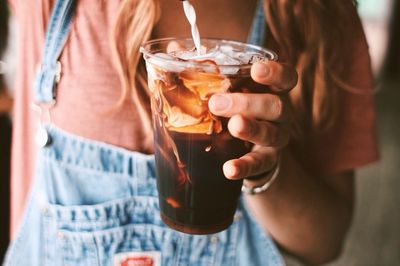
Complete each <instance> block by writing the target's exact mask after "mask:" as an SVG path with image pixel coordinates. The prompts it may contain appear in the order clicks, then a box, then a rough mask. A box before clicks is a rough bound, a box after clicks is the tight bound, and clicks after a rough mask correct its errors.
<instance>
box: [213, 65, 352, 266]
mask: <svg viewBox="0 0 400 266" xmlns="http://www.w3.org/2000/svg"><path fill="white" fill-rule="evenodd" d="M252 77H253V79H254V80H255V81H256V82H258V83H261V84H268V85H271V86H272V88H273V90H274V94H272V93H264V94H239V93H233V94H224V95H214V96H212V97H211V99H210V102H209V107H210V110H211V111H212V112H213V113H214V114H215V115H218V116H225V117H230V120H229V123H228V129H229V131H230V133H231V134H232V135H233V136H235V137H237V138H241V139H244V140H247V141H250V142H252V143H254V144H255V146H254V149H253V150H252V152H250V153H248V154H246V155H244V156H243V157H241V158H238V159H235V160H231V161H228V162H226V163H225V164H224V167H223V168H224V169H223V170H224V174H225V175H226V177H227V178H229V179H241V178H246V177H249V176H255V175H262V174H263V173H266V172H269V171H271V169H273V168H274V166H275V165H276V162H277V160H278V153H281V172H280V174H279V177H278V179H277V180H276V183H274V184H273V185H272V186H271V188H270V189H269V190H268V191H266V192H263V193H261V194H257V195H252V196H248V197H247V201H248V203H249V206H250V208H251V210H252V211H253V213H254V215H255V216H256V218H257V220H258V222H259V223H260V225H261V226H262V227H264V228H265V230H266V231H268V232H269V233H270V234H271V235H272V237H273V238H274V239H275V240H276V241H277V242H278V244H279V245H281V246H282V247H283V248H284V249H286V250H288V251H289V252H291V253H293V254H294V255H296V256H298V257H300V258H302V259H303V260H305V261H307V262H311V263H313V264H320V263H323V262H327V261H329V260H332V259H333V258H334V257H336V256H337V254H338V253H339V251H340V249H341V245H342V242H343V239H344V237H345V233H346V231H347V229H348V227H349V224H350V220H351V216H352V205H353V173H352V171H350V172H348V173H340V174H337V175H335V176H332V177H326V178H323V177H321V176H313V175H311V174H310V173H307V172H306V171H305V170H304V168H303V167H302V165H301V164H299V163H298V162H297V161H296V159H295V158H294V156H292V153H291V152H290V149H289V148H288V147H287V144H288V142H289V135H290V131H289V130H290V129H289V128H290V127H289V124H290V123H289V121H290V116H291V115H290V112H289V109H288V107H287V104H286V103H287V102H286V101H287V100H286V99H287V98H286V96H285V95H286V94H285V93H286V92H288V91H289V90H290V89H291V88H293V87H294V86H295V85H296V83H297V74H296V71H295V70H294V68H292V67H291V66H289V65H284V64H280V63H277V62H264V63H256V64H254V65H253V68H252ZM268 178H269V177H268V174H267V175H266V177H264V178H262V179H261V180H257V181H250V180H249V179H245V181H244V182H245V185H247V186H249V187H254V186H259V185H260V184H263V183H265V182H266V181H267V179H268Z"/></svg>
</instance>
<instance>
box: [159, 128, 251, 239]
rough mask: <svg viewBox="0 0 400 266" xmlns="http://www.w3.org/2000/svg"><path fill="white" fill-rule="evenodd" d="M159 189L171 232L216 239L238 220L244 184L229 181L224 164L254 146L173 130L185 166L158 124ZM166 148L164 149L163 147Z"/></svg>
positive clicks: (228, 138)
mask: <svg viewBox="0 0 400 266" xmlns="http://www.w3.org/2000/svg"><path fill="white" fill-rule="evenodd" d="M154 126H155V129H156V130H155V143H158V145H157V146H156V150H155V153H156V164H157V175H158V179H157V186H158V191H159V194H160V195H159V197H160V208H161V217H162V218H163V220H164V222H165V223H166V224H168V225H169V226H170V227H172V228H174V229H176V230H179V231H182V232H185V233H191V234H211V233H215V232H218V231H221V230H224V229H226V228H227V227H228V226H229V225H230V224H231V223H232V220H233V215H234V213H235V210H236V208H237V201H238V198H239V195H240V191H241V186H242V181H241V180H239V181H231V180H228V179H226V177H225V176H224V174H223V171H222V165H223V164H224V163H225V162H226V161H228V160H230V159H234V158H239V157H240V156H242V155H244V154H245V153H247V152H248V151H249V149H250V145H249V144H248V143H246V142H244V141H242V140H239V139H235V138H233V137H232V136H231V135H230V134H229V133H228V132H227V130H224V131H222V132H220V133H219V134H211V135H207V134H193V133H180V132H173V131H169V135H170V137H171V139H172V140H173V142H174V143H175V145H176V149H177V150H176V151H177V152H178V154H179V159H180V163H179V162H177V160H176V157H175V154H174V152H173V150H172V149H168V148H166V147H165V146H166V145H168V143H166V142H165V141H164V139H163V135H162V134H160V132H163V129H162V128H161V127H160V125H157V123H155V125H154ZM163 146H164V147H163Z"/></svg>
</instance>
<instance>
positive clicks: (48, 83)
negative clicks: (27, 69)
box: [34, 0, 77, 104]
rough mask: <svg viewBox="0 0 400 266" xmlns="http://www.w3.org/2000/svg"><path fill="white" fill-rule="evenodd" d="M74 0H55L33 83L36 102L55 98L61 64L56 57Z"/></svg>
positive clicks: (63, 40) (72, 10)
mask: <svg viewBox="0 0 400 266" xmlns="http://www.w3.org/2000/svg"><path fill="white" fill-rule="evenodd" d="M76 2H77V1H76V0H57V1H56V2H55V5H54V8H53V11H52V14H51V17H50V21H49V25H48V28H47V33H46V41H45V45H44V49H43V55H42V61H41V64H40V69H39V72H38V73H37V76H36V79H35V84H34V89H35V100H36V103H38V104H44V103H54V102H55V100H56V91H55V90H56V85H57V83H58V81H59V80H60V77H61V64H60V62H59V61H58V58H59V57H60V55H61V52H62V50H63V48H64V46H65V43H66V42H67V39H68V36H69V33H70V30H71V22H72V18H73V16H74V11H75V7H76Z"/></svg>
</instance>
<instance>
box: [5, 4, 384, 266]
mask: <svg viewBox="0 0 400 266" xmlns="http://www.w3.org/2000/svg"><path fill="white" fill-rule="evenodd" d="M33 2H34V1H18V0H14V1H13V2H12V4H13V6H14V9H15V10H16V13H17V17H18V19H19V20H20V25H22V27H21V28H20V30H21V36H22V41H23V43H24V45H23V46H22V47H21V49H22V52H23V60H24V62H25V68H26V69H25V73H24V74H23V76H20V83H19V92H18V91H17V98H19V99H20V100H19V103H17V106H18V107H19V110H17V111H16V119H17V120H19V121H22V119H23V118H26V117H28V119H29V120H28V121H30V122H29V123H31V124H28V127H26V125H22V124H21V123H19V124H18V123H17V125H16V129H15V131H16V133H15V136H16V137H15V139H16V140H18V142H16V143H15V144H16V145H15V146H14V151H15V152H14V156H18V155H19V156H20V155H21V147H25V148H26V147H30V150H28V151H29V152H25V154H24V155H25V160H27V162H28V163H31V162H32V157H29V158H27V156H28V155H29V154H31V150H32V148H31V147H32V146H31V142H30V140H31V139H32V138H31V137H30V138H25V139H24V141H25V143H22V142H21V137H20V136H21V133H22V132H25V134H27V133H29V134H28V135H26V136H31V135H33V129H32V128H33V126H32V125H33V123H34V122H32V121H35V120H33V119H34V116H33V114H32V113H30V112H28V111H27V106H28V103H29V101H30V99H33V90H32V89H31V88H30V87H29V85H30V84H31V83H32V82H33V76H34V69H35V65H37V64H38V63H39V62H42V67H41V69H40V71H39V74H38V76H37V77H39V78H37V79H36V91H35V93H34V96H35V98H36V100H39V102H40V101H41V102H51V100H52V98H55V99H56V104H55V105H54V106H53V105H48V104H47V105H45V106H42V108H41V109H40V108H39V109H38V108H36V109H37V110H38V113H41V114H42V118H43V119H44V120H46V121H45V122H51V126H50V127H47V132H48V133H49V135H50V137H51V142H43V144H44V146H45V147H44V148H42V149H41V150H40V153H39V158H38V164H37V165H38V166H37V170H36V174H35V180H34V185H33V189H32V191H33V192H32V193H31V196H30V198H29V199H28V206H27V208H26V209H27V211H26V214H25V215H26V216H25V218H24V219H25V222H22V225H21V226H20V230H19V233H18V234H17V236H16V238H15V241H14V244H13V245H12V247H11V249H10V251H9V256H8V260H7V261H6V265H14V264H15V265H44V264H47V263H49V264H50V263H51V264H55V265H58V264H62V263H64V264H66V265H68V264H70V265H110V264H111V263H112V262H113V263H114V264H115V265H124V264H123V263H124V262H125V263H128V262H129V260H132V261H133V262H135V261H136V262H137V261H138V260H140V259H141V258H143V257H144V258H149V259H151V260H153V262H156V261H158V260H159V259H160V253H159V252H161V260H162V263H163V265H189V264H193V265H204V264H208V265H210V264H211V265H212V264H214V265H282V263H283V262H282V258H281V256H280V255H279V252H278V250H277V249H276V246H275V243H276V244H277V245H278V246H279V247H280V248H281V249H283V250H285V251H287V252H289V253H292V254H294V255H295V256H297V257H298V258H300V259H302V260H304V261H307V262H310V263H313V264H320V263H323V262H327V261H330V260H332V259H334V258H335V257H336V256H337V255H338V254H339V252H340V249H341V246H342V243H343V239H344V237H345V234H346V231H347V229H348V227H349V224H350V221H351V215H352V208H353V193H354V169H355V168H357V167H360V166H362V165H365V164H367V163H370V162H372V161H375V160H376V159H377V158H378V155H377V149H376V142H375V130H374V123H375V112H374V106H373V96H372V88H373V84H372V77H371V71H370V62H369V57H368V51H367V50H368V49H367V46H366V42H365V38H364V35H363V32H362V29H361V24H360V21H359V19H358V16H357V14H356V10H355V7H354V3H353V2H352V1H350V0H344V1H341V3H340V4H338V3H336V2H332V3H325V1H317V0H314V1H277V0H266V1H265V2H264V3H262V2H261V1H260V3H261V5H259V7H257V1H256V0H252V1H228V0H221V1H201V2H199V3H197V5H196V8H197V12H198V19H199V27H200V30H201V32H202V35H203V36H207V37H220V38H227V39H237V40H240V41H246V38H247V36H248V35H249V29H250V28H251V26H252V21H253V17H254V14H257V12H256V9H257V8H259V10H262V7H263V5H262V4H264V7H265V14H266V21H267V25H268V28H269V29H270V34H268V35H267V37H266V39H264V38H260V37H262V32H263V31H262V29H263V28H264V27H261V28H257V27H255V28H254V27H253V29H254V31H256V33H257V34H256V36H258V39H259V40H260V41H261V42H262V43H263V44H264V45H266V46H268V47H270V48H272V49H274V50H276V51H277V53H278V54H279V55H280V57H281V61H280V62H279V63H277V62H267V63H257V64H254V65H253V67H252V78H253V79H254V80H255V81H256V82H258V83H260V84H264V85H269V86H272V87H273V88H274V90H273V92H272V93H264V94H261V95H260V94H258V95H257V97H255V96H254V95H252V94H245V93H243V94H234V95H233V94H231V95H228V94H218V95H215V96H213V97H212V98H211V99H210V102H209V107H210V110H211V111H212V112H213V113H214V114H215V115H218V116H225V117H229V118H230V122H229V130H230V133H231V134H232V135H233V136H236V137H238V138H241V139H244V140H248V141H251V142H253V143H254V144H256V146H255V147H256V148H255V149H254V150H253V151H252V152H250V153H249V154H247V155H245V156H244V157H242V158H238V159H236V160H232V161H228V162H226V163H225V164H224V167H223V170H224V174H225V175H226V177H227V178H229V179H240V178H243V179H244V184H245V186H247V187H251V188H254V187H260V186H262V185H263V184H265V183H266V182H268V181H269V179H270V178H271V175H272V174H273V173H276V169H277V165H278V163H277V162H278V156H280V158H281V160H280V169H281V171H280V172H279V175H278V178H277V179H276V181H275V183H274V184H273V186H271V187H270V189H268V190H267V191H265V192H262V193H258V194H256V195H253V196H246V197H245V201H244V202H245V203H244V204H243V206H242V205H241V206H240V207H239V212H240V213H241V214H242V215H241V217H239V216H238V217H237V219H236V221H235V222H234V224H233V225H232V226H231V227H230V228H229V229H228V230H226V231H224V232H222V233H219V234H216V235H213V236H189V235H183V234H180V233H176V232H174V231H172V230H170V229H168V228H166V227H165V226H164V225H163V224H162V223H161V221H160V218H159V216H158V206H157V200H156V196H157V195H156V191H155V183H154V182H155V181H154V168H153V167H154V166H153V157H152V156H151V155H145V154H151V153H152V140H151V127H150V119H149V118H148V117H149V114H148V113H149V112H148V110H149V106H148V95H147V94H146V92H145V86H142V85H141V84H143V83H144V82H143V76H142V71H141V70H142V67H141V66H140V65H139V68H138V69H137V66H138V62H139V58H140V55H139V53H138V48H139V46H140V44H141V43H142V42H143V41H145V40H147V39H149V38H150V37H151V38H157V37H165V36H179V35H182V34H184V35H186V34H187V33H188V32H189V29H188V26H187V22H186V20H185V18H184V16H183V12H182V11H181V10H182V9H181V6H180V5H181V3H180V2H179V1H176V2H175V1H168V2H167V1H157V0H152V1H149V0H123V1H96V2H95V3H94V2H90V1H79V2H77V5H76V9H75V8H74V7H75V6H74V1H72V5H68V3H70V1H64V4H62V3H61V2H62V1H56V3H55V6H56V7H57V8H56V9H55V10H58V11H57V12H53V15H54V16H53V17H52V19H51V21H52V22H54V23H51V22H50V23H49V17H50V15H49V14H50V11H51V9H52V4H51V3H49V2H48V1H42V2H41V3H40V4H37V2H35V3H33ZM32 10H36V11H37V12H32ZM158 11H161V12H160V14H159V13H158ZM38 12H39V13H40V14H41V15H40V16H37V15H31V14H33V13H34V14H38ZM159 15H160V16H159ZM258 17H259V16H258ZM64 18H65V19H64ZM70 18H73V19H71V20H70ZM261 18H263V16H261ZM338 18H340V19H338ZM157 21H158V23H157ZM256 21H257V20H256ZM258 22H259V21H258ZM256 24H257V23H256ZM47 25H50V27H49V29H50V30H49V32H50V33H54V34H49V35H47V39H46V43H47V44H48V45H46V48H45V53H44V54H43V55H42V59H40V51H41V49H42V46H43V43H44V37H45V34H44V32H45V29H46V26H47ZM51 25H58V27H59V28H57V27H53V28H52V26H51ZM262 25H264V26H265V23H264V22H263V23H262ZM57 29H63V30H61V31H59V30H57ZM258 31H259V32H258ZM66 33H67V34H66ZM51 36H57V37H58V38H51ZM110 36H111V40H112V41H111V45H110V43H109V38H110ZM256 39H257V38H256ZM64 41H65V45H64ZM49 47H50V48H54V49H53V50H51V49H50V48H49ZM60 52H61V54H60ZM43 62H45V63H46V62H49V63H48V64H47V63H46V64H43ZM57 62H59V63H57ZM114 63H115V64H114ZM297 73H298V74H297ZM60 74H61V75H60ZM20 75H22V74H20ZM297 75H298V76H299V79H298V82H297ZM22 77H23V79H22ZM49 80H50V81H57V82H56V83H54V84H53V83H52V82H50V83H48V84H47V83H46V81H49ZM42 81H45V82H44V84H45V85H44V86H42V85H43V82H42ZM46 85H49V87H47V86H46ZM53 85H55V86H53ZM54 87H56V88H57V90H56V93H55V94H53V93H54V91H52V90H51V89H52V88H54ZM46 88H50V90H46ZM24 90H25V91H24ZM31 91H32V92H31ZM27 95H29V96H28V97H27ZM115 103H118V108H117V110H115V111H114V112H113V113H112V114H107V111H109V110H110V107H112V106H115ZM48 113H50V114H51V116H49V115H48ZM50 117H51V121H49V120H50V119H49V118H50ZM36 121H37V120H36ZM67 132H68V133H67ZM289 136H291V138H290V142H289ZM45 140H46V139H45ZM19 145H20V146H19ZM115 146H117V147H115ZM18 150H19V153H18ZM133 151H136V152H133ZM14 158H16V157H14ZM21 158H23V157H19V160H21ZM129 166H130V167H129ZM19 167H20V165H18V164H17V161H16V160H14V168H13V169H14V170H15V171H14V177H13V178H14V179H13V182H14V185H15V186H14V188H16V185H17V184H18V182H19V183H22V180H25V179H22V178H26V177H27V176H29V174H30V170H29V169H31V168H32V167H31V164H29V165H27V166H26V167H25V168H23V169H21V168H19ZM18 169H20V170H19V171H18ZM254 176H256V178H254ZM251 177H253V178H251ZM23 183H26V182H23ZM23 189H24V188H23ZM14 195H15V197H16V196H17V195H19V197H18V198H14V204H20V203H21V199H22V198H23V197H24V195H25V191H23V190H22V191H21V190H18V191H17V190H15V193H14ZM20 205H21V204H20ZM83 205H84V206H83ZM14 207H18V206H16V205H14ZM17 209H18V208H15V209H14V210H17ZM14 219H17V220H14V221H18V219H19V216H18V213H14ZM28 220H29V221H30V222H29V223H28V222H26V221H28ZM272 239H273V241H272ZM139 251H140V252H139ZM27 259H29V261H27Z"/></svg>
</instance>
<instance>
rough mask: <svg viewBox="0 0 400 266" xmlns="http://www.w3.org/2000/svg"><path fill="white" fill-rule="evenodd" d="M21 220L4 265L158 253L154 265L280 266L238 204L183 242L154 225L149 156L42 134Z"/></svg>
mask: <svg viewBox="0 0 400 266" xmlns="http://www.w3.org/2000/svg"><path fill="white" fill-rule="evenodd" d="M47 130H48V132H49V133H50V135H51V136H52V143H51V145H49V146H48V147H46V148H43V149H42V150H41V151H40V154H39V159H38V165H37V171H36V176H35V183H34V185H33V190H32V193H31V196H30V198H29V203H28V207H27V209H26V213H25V217H24V221H23V224H22V227H21V228H20V231H19V233H18V235H17V237H16V239H15V240H14V242H13V243H12V246H11V247H10V249H9V251H8V254H7V257H6V260H5V264H4V265H7V266H8V265H13V266H14V265H18V266H24V265H27V266H28V265H29V266H36V265H37V266H45V265H90V266H96V265H113V264H112V262H113V258H114V255H115V254H120V253H124V252H132V251H159V252H160V253H161V265H167V266H169V265H173V266H175V265H182V266H183V265H184V266H186V265H193V266H196V265H199V266H200V265H246V266H247V265H248V266H252V265H254V266H256V265H257V266H261V265H262V266H268V265H283V262H282V259H281V256H280V254H279V252H278V250H277V248H276V246H275V244H274V243H273V241H272V240H271V239H270V238H269V237H268V236H267V235H266V234H265V233H264V231H263V230H262V229H261V228H260V227H259V225H257V223H256V222H255V221H254V220H253V218H252V217H251V216H250V214H249V213H248V212H247V208H246V207H245V206H244V203H243V202H241V204H240V205H239V208H238V210H237V213H236V216H235V221H234V223H233V224H232V226H230V227H229V228H228V229H227V230H225V231H223V232H220V233H217V234H213V235H205V236H199V235H188V234H184V233H180V232H177V231H174V230H172V229H170V228H168V227H167V226H166V225H164V224H163V222H162V221H161V219H160V216H159V205H158V198H157V189H156V179H155V165H154V157H153V156H152V155H144V154H141V153H137V152H130V151H126V150H124V149H121V148H117V147H113V146H111V145H107V144H103V143H100V142H96V141H92V140H87V139H83V138H80V137H77V136H73V135H71V134H69V133H66V132H64V131H62V130H60V129H57V128H54V127H48V129H47Z"/></svg>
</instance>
